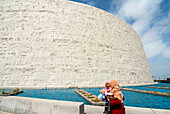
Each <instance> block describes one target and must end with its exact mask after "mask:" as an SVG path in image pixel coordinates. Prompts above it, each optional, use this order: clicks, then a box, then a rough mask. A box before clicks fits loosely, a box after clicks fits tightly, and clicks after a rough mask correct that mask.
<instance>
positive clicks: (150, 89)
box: [125, 83, 170, 93]
mask: <svg viewBox="0 0 170 114" xmlns="http://www.w3.org/2000/svg"><path fill="white" fill-rule="evenodd" d="M166 85H170V84H168V83H158V84H155V85H146V86H131V87H125V88H131V89H138V90H146V91H158V92H161V93H167V92H170V89H157V88H147V87H148V86H152V87H168V88H170V86H166Z"/></svg>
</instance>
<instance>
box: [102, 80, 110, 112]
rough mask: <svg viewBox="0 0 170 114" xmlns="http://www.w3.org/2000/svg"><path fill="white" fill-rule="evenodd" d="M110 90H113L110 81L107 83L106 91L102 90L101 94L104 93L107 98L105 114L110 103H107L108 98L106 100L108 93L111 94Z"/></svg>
mask: <svg viewBox="0 0 170 114" xmlns="http://www.w3.org/2000/svg"><path fill="white" fill-rule="evenodd" d="M110 90H111V85H110V81H107V82H106V83H105V87H104V89H103V90H100V92H102V93H103V94H104V95H105V98H104V99H103V100H104V101H106V104H105V111H104V113H105V112H107V111H108V101H107V98H106V97H107V93H109V92H110Z"/></svg>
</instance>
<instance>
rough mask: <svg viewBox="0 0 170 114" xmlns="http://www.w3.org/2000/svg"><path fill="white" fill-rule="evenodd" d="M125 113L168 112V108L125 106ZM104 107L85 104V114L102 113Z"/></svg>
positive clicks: (155, 113) (169, 112)
mask: <svg viewBox="0 0 170 114" xmlns="http://www.w3.org/2000/svg"><path fill="white" fill-rule="evenodd" d="M125 108H126V114H170V110H162V109H151V108H140V107H129V106H125ZM103 111H104V107H101V106H91V105H85V113H86V114H103Z"/></svg>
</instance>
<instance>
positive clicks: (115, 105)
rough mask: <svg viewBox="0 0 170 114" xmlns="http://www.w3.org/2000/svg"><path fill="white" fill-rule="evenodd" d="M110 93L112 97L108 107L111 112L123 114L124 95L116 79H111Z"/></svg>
mask: <svg viewBox="0 0 170 114" xmlns="http://www.w3.org/2000/svg"><path fill="white" fill-rule="evenodd" d="M111 87H112V89H111V91H110V92H111V93H112V94H113V99H111V100H110V108H111V112H112V114H125V107H124V104H123V101H124V96H123V94H122V92H121V90H120V88H119V83H118V82H117V80H111Z"/></svg>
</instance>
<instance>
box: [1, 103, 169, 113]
mask: <svg viewBox="0 0 170 114" xmlns="http://www.w3.org/2000/svg"><path fill="white" fill-rule="evenodd" d="M125 108H126V114H170V110H162V109H151V108H140V107H129V106H126V107H125ZM103 111H104V107H102V106H91V105H85V114H103ZM0 114H13V113H7V112H2V111H0Z"/></svg>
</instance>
